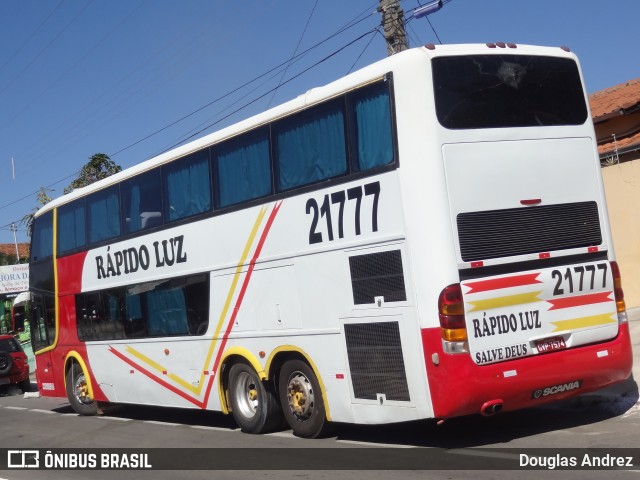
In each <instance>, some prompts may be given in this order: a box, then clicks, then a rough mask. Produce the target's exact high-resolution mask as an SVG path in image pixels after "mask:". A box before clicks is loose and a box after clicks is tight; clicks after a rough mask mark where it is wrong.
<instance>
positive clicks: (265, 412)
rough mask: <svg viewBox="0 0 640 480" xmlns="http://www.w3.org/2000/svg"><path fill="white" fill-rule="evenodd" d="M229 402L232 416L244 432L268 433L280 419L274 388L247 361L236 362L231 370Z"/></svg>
mask: <svg viewBox="0 0 640 480" xmlns="http://www.w3.org/2000/svg"><path fill="white" fill-rule="evenodd" d="M229 402H230V403H231V413H233V418H234V419H235V420H236V423H237V424H238V426H239V427H240V429H241V430H242V431H243V432H245V433H265V432H268V431H271V430H274V429H275V428H276V427H278V426H279V425H280V423H281V419H282V413H281V410H280V405H279V404H278V399H277V397H276V395H275V394H274V392H273V389H272V388H271V387H270V385H269V384H268V383H264V382H262V381H261V380H260V377H258V374H257V373H256V372H255V371H254V370H253V368H251V367H250V366H249V365H247V364H246V363H243V362H239V363H235V364H234V365H233V366H232V367H231V370H229Z"/></svg>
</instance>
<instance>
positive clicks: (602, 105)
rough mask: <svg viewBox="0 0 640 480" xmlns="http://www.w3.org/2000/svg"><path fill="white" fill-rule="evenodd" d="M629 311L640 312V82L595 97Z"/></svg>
mask: <svg viewBox="0 0 640 480" xmlns="http://www.w3.org/2000/svg"><path fill="white" fill-rule="evenodd" d="M589 104H590V107H591V116H592V117H593V124H594V127H595V131H596V138H597V140H598V153H599V154H600V163H601V165H602V166H603V167H604V168H602V179H603V181H604V189H605V193H606V195H607V209H608V211H609V222H610V224H611V232H612V235H613V243H614V246H615V252H616V259H617V261H618V264H619V265H620V271H621V273H622V286H623V288H624V292H625V300H626V303H627V308H632V307H639V306H640V275H638V271H640V248H638V237H640V78H636V79H635V80H629V81H628V82H625V83H621V84H620V85H616V86H614V87H610V88H606V89H604V90H601V91H599V92H596V93H593V94H592V95H589Z"/></svg>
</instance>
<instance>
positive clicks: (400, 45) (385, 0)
mask: <svg viewBox="0 0 640 480" xmlns="http://www.w3.org/2000/svg"><path fill="white" fill-rule="evenodd" d="M378 11H379V12H380V13H382V27H383V29H384V38H385V39H386V41H387V54H388V55H393V54H394V53H398V52H401V51H403V50H406V49H408V48H409V43H408V42H407V32H406V31H405V29H404V11H403V10H402V7H401V6H400V2H399V1H398V0H380V6H379V7H378Z"/></svg>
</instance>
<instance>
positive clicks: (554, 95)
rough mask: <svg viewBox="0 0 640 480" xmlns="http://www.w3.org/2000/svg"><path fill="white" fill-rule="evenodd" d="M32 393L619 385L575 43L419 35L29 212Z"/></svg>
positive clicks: (453, 402) (436, 410)
mask: <svg viewBox="0 0 640 480" xmlns="http://www.w3.org/2000/svg"><path fill="white" fill-rule="evenodd" d="M30 290H31V293H32V295H33V298H34V300H33V305H32V306H31V322H32V327H31V333H32V341H33V347H34V351H35V352H36V361H37V379H38V387H39V389H40V391H41V392H42V394H43V395H45V396H54V397H64V396H67V397H68V399H69V402H70V404H71V405H72V406H73V408H74V409H75V410H76V411H77V412H78V413H79V414H82V415H92V414H96V413H98V412H99V411H100V406H101V404H103V403H125V404H145V405H161V406H171V407H182V408H197V409H207V410H216V411H221V412H224V413H231V414H232V415H233V417H234V418H235V420H236V422H237V423H238V425H239V426H240V427H241V429H242V430H243V431H245V432H251V433H261V432H266V431H269V430H273V429H276V428H278V426H279V425H281V423H282V418H283V417H284V418H285V419H286V421H287V422H288V424H289V425H290V427H291V428H292V429H293V432H294V433H295V434H296V435H298V436H302V437H316V436H318V435H321V434H322V433H323V432H324V431H325V427H327V426H328V425H329V424H330V423H331V422H346V423H357V424H382V423H391V422H403V421H411V420H417V419H428V418H436V419H446V418H449V417H455V416H461V415H467V414H473V413H480V414H483V415H492V414H495V413H498V412H499V411H509V410H515V409H520V408H524V407H530V406H535V405H541V404H543V403H545V402H549V401H552V400H560V399H565V398H568V397H570V396H574V395H578V394H581V393H585V392H589V391H593V390H596V389H599V388H602V387H604V386H606V385H610V384H613V383H615V382H619V381H622V380H625V379H626V378H628V376H629V375H630V373H631V365H632V356H631V347H630V340H629V328H628V324H627V318H626V312H625V305H624V299H623V292H622V288H621V280H620V274H619V269H618V267H617V265H616V263H615V255H614V250H613V243H612V240H611V231H610V228H609V222H608V217H607V207H606V202H605V195H604V190H603V185H602V180H601V175H600V165H599V161H598V155H597V150H596V142H595V134H594V129H593V125H592V122H591V120H590V115H589V110H588V107H587V98H586V95H585V90H584V87H583V82H582V78H581V73H580V69H579V66H578V61H577V59H576V57H575V55H574V54H573V53H571V52H570V51H569V50H568V49H561V48H548V47H535V46H526V45H515V44H486V45H451V46H433V45H427V46H425V47H421V48H415V49H411V50H408V51H406V52H402V53H399V54H397V55H394V56H392V57H389V58H386V59H384V60H381V61H379V62H377V63H374V64H372V65H369V66H367V67H365V68H363V69H361V70H359V71H357V72H355V73H352V74H350V75H348V76H346V77H343V78H340V79H338V80H336V81H334V82H333V83H330V84H329V85H326V86H324V87H320V88H315V89H312V90H310V91H308V92H306V93H305V94H304V95H301V96H299V97H298V98H296V99H294V100H292V101H289V102H288V103H285V104H283V105H280V106H278V107H275V108H273V109H270V110H268V111H266V112H264V113H261V114H258V115H256V116H254V117H252V118H249V119H248V120H245V121H242V122H240V123H238V124H235V125H233V126H230V127H228V128H225V129H223V130H220V131H218V132H215V133H212V134H210V135H208V136H205V137H203V138H201V139H199V140H196V141H194V142H192V143H189V144H187V145H184V146H181V147H179V148H177V149H175V150H172V151H170V152H167V153H164V154H161V155H159V156H158V157H156V158H153V159H151V160H148V161H145V162H143V163H140V164H138V165H136V166H134V167H132V168H129V169H127V170H124V171H122V172H120V173H118V174H115V175H113V176H111V177H109V178H107V179H104V180H101V181H99V182H96V183H95V184H93V185H91V186H88V187H85V188H82V189H79V190H76V191H74V192H72V193H70V194H68V195H65V196H63V197H61V198H58V199H57V200H54V201H52V202H51V203H49V204H48V205H46V206H44V207H43V208H42V209H41V210H40V211H39V212H37V214H36V215H35V219H34V230H33V236H32V248H31V272H30Z"/></svg>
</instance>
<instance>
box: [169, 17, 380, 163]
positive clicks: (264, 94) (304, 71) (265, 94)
mask: <svg viewBox="0 0 640 480" xmlns="http://www.w3.org/2000/svg"><path fill="white" fill-rule="evenodd" d="M377 29H378V27H376V28H374V29H372V30H369V31H368V32H366V33H364V34H362V35H360V36H359V37H358V38H356V39H355V40H352V41H350V42H349V43H347V44H346V45H344V46H342V47H340V48H339V49H338V50H335V51H334V52H332V53H330V54H329V55H327V56H326V57H324V58H322V59H321V60H319V61H317V62H316V63H314V64H313V65H311V66H310V67H307V68H305V69H304V70H302V71H301V72H299V73H297V74H296V75H294V76H293V77H291V78H289V79H287V80H286V81H284V82H282V85H286V84H287V83H289V82H291V81H293V80H295V79H296V78H298V77H300V76H301V75H303V74H305V73H307V72H308V71H309V70H311V69H312V68H315V67H317V66H318V65H320V64H321V63H323V62H325V61H327V60H329V59H330V58H332V57H334V56H335V55H337V54H338V53H340V52H341V51H343V50H344V49H345V48H348V47H350V46H351V45H353V44H354V43H356V42H358V41H359V40H361V39H362V38H364V37H366V36H367V35H371V34H372V33H374V32H376V31H377ZM280 86H281V85H280ZM277 88H279V87H274V88H272V89H270V90H268V91H266V92H265V93H263V94H262V95H260V96H258V97H256V98H254V99H253V100H251V101H249V102H247V103H245V104H244V105H242V106H241V107H239V108H237V109H236V110H234V111H233V112H231V113H229V114H227V115H225V116H224V117H222V118H219V119H218V120H216V121H215V122H213V123H211V124H209V125H207V126H206V127H204V128H203V129H201V130H199V131H197V132H195V133H194V134H193V135H191V136H189V137H187V138H186V139H184V140H182V141H180V142H178V143H175V144H173V145H172V146H170V147H169V148H167V149H165V150H163V151H162V152H160V153H158V154H157V155H160V154H162V153H164V152H167V151H169V150H171V149H173V148H175V147H177V146H179V145H181V144H182V143H184V142H186V141H187V140H189V139H191V138H193V137H195V136H197V135H199V134H201V133H203V132H205V131H206V130H208V129H209V128H211V127H213V126H214V125H217V124H218V123H220V122H222V121H224V120H226V119H227V118H229V117H230V116H232V115H234V114H236V113H238V112H239V111H241V110H243V109H245V108H246V107H248V106H250V105H252V104H254V103H256V102H257V101H258V100H260V99H262V98H264V97H266V96H267V95H269V94H270V93H271V92H272V91H274V90H275V89H277Z"/></svg>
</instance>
